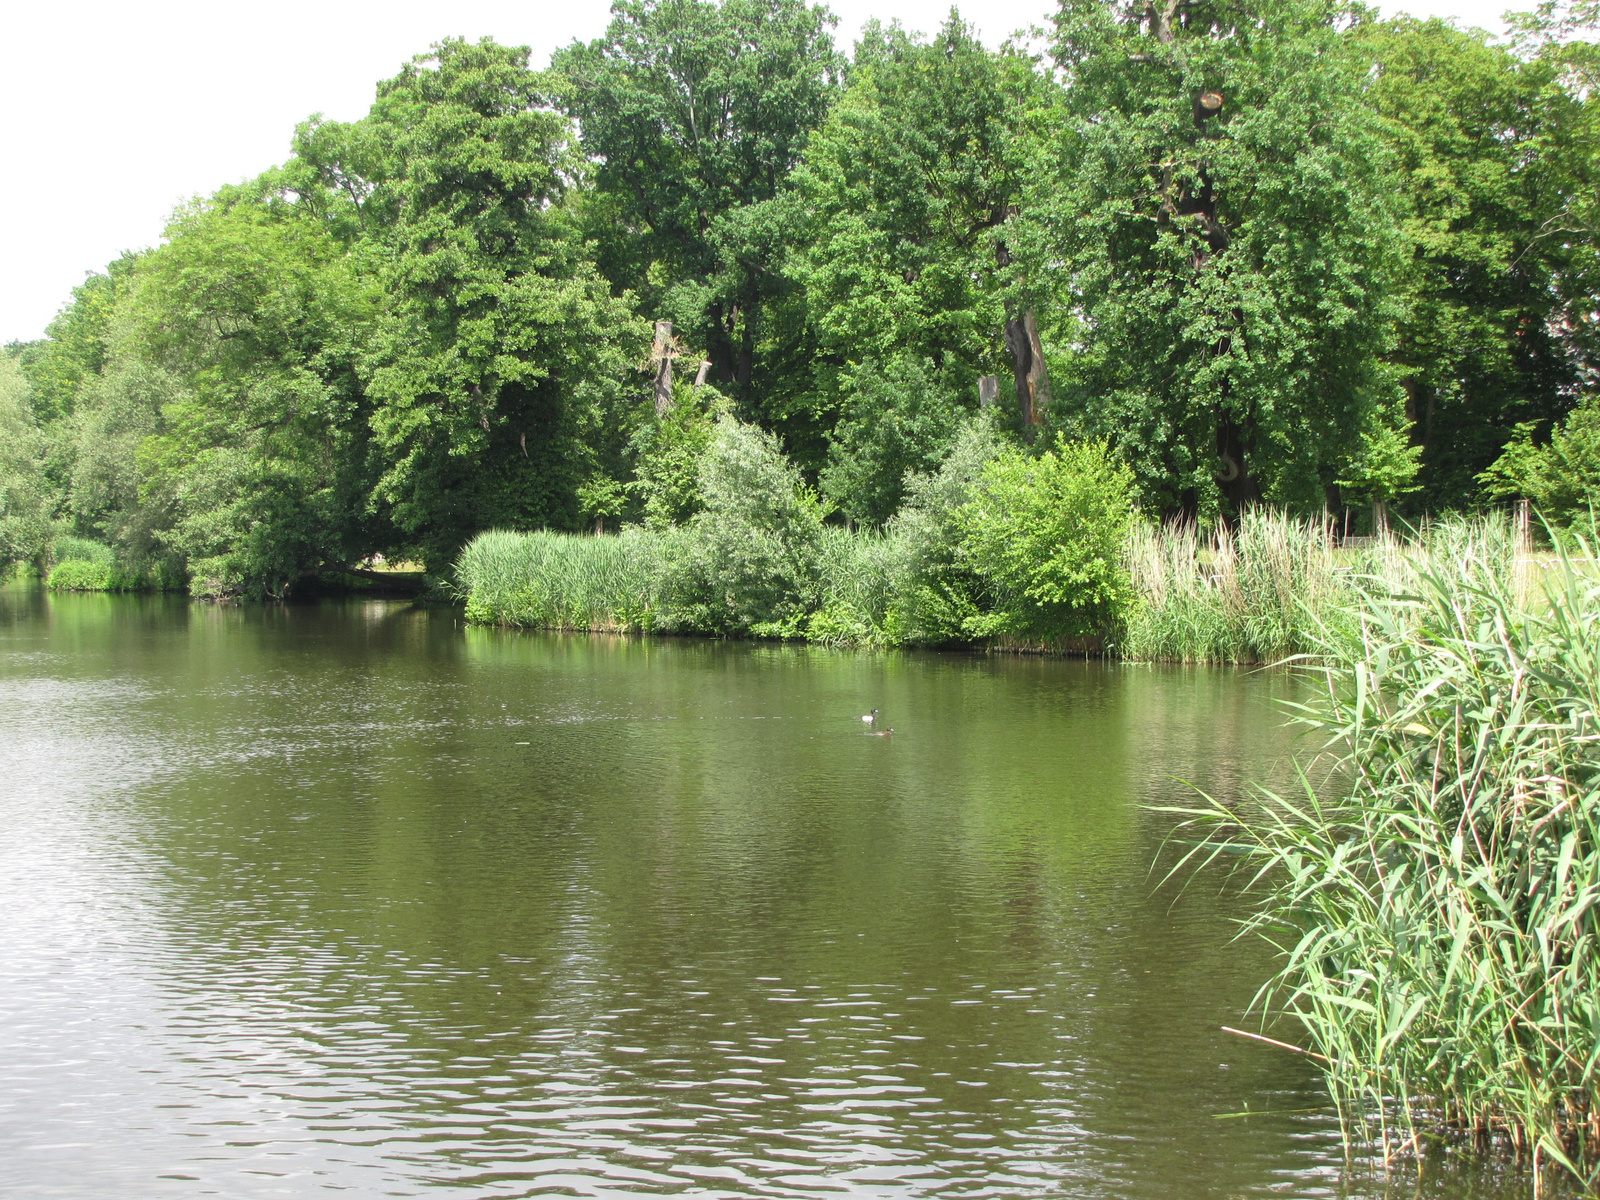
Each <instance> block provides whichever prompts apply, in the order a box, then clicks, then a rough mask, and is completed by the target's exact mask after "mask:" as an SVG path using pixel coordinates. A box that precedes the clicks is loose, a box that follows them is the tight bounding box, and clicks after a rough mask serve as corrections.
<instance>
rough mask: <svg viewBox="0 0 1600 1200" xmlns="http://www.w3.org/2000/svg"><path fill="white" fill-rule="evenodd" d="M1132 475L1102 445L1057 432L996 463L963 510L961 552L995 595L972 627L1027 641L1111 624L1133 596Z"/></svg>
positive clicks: (1087, 632) (1103, 629)
mask: <svg viewBox="0 0 1600 1200" xmlns="http://www.w3.org/2000/svg"><path fill="white" fill-rule="evenodd" d="M1134 514H1135V508H1134V493H1133V475H1132V473H1131V472H1130V471H1128V469H1127V468H1125V467H1123V466H1120V465H1119V464H1117V463H1116V462H1115V461H1114V460H1113V459H1112V458H1111V457H1110V454H1109V450H1108V447H1107V446H1106V444H1105V443H1104V442H1068V441H1066V440H1065V439H1064V438H1059V437H1058V438H1057V441H1056V444H1055V446H1054V447H1053V448H1052V449H1049V450H1046V451H1045V452H1044V453H1042V454H1040V455H1037V456H1030V455H1027V454H1025V453H1023V452H1022V451H1020V450H1009V451H1007V452H1005V453H1002V454H1001V455H999V456H998V457H996V458H994V459H993V460H991V461H990V462H989V463H988V464H987V465H986V466H985V467H984V469H983V473H982V475H981V476H979V478H978V480H977V481H976V483H975V484H974V486H973V488H972V494H971V499H969V500H968V501H967V502H966V503H965V504H964V505H962V506H961V508H960V509H958V510H957V512H956V514H955V517H956V528H957V530H958V531H959V536H960V543H959V551H958V553H959V557H960V558H961V560H962V561H964V562H965V563H967V564H968V565H970V566H971V568H972V570H973V571H974V572H975V573H976V574H977V576H978V577H979V578H980V579H982V580H983V581H984V583H985V584H986V585H987V586H988V588H989V589H990V591H991V593H992V595H993V601H994V606H993V608H992V610H991V611H990V612H989V613H987V614H985V616H984V617H983V618H982V619H981V621H979V622H978V624H977V628H975V629H974V630H973V632H976V633H982V634H990V635H992V634H1005V635H1009V636H1011V637H1016V638H1023V639H1043V640H1050V639H1057V638H1081V637H1089V636H1094V635H1102V634H1107V633H1110V632H1111V631H1113V630H1114V629H1115V628H1116V626H1117V624H1118V622H1119V621H1120V620H1121V618H1122V614H1123V611H1124V610H1125V608H1126V607H1127V605H1128V603H1129V601H1130V600H1131V599H1132V591H1131V588H1130V585H1129V581H1128V573H1127V569H1126V567H1125V566H1124V564H1123V544H1124V542H1125V540H1126V539H1127V536H1128V531H1129V529H1130V528H1131V527H1132V525H1133V520H1134Z"/></svg>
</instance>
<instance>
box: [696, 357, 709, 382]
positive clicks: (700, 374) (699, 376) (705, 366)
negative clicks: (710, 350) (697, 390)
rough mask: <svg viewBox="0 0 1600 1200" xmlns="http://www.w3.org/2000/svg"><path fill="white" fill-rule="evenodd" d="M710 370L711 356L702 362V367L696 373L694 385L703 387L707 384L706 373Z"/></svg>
mask: <svg viewBox="0 0 1600 1200" xmlns="http://www.w3.org/2000/svg"><path fill="white" fill-rule="evenodd" d="M710 370H711V360H710V359H709V358H707V359H702V360H701V362H700V369H699V370H698V371H696V372H695V373H694V385H695V387H703V386H705V382H706V373H707V372H708V371H710Z"/></svg>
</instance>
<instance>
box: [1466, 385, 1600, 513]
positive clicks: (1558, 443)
mask: <svg viewBox="0 0 1600 1200" xmlns="http://www.w3.org/2000/svg"><path fill="white" fill-rule="evenodd" d="M1533 433H1534V427H1533V426H1532V425H1531V424H1528V425H1522V426H1519V427H1518V429H1517V436H1516V437H1515V438H1514V439H1513V440H1512V442H1511V444H1510V445H1508V446H1507V447H1506V449H1505V453H1504V454H1502V455H1501V456H1500V457H1499V458H1498V459H1496V460H1495V462H1494V463H1493V464H1491V465H1490V467H1489V469H1488V470H1487V471H1485V472H1484V473H1483V474H1482V475H1481V476H1480V479H1481V481H1482V483H1483V485H1484V490H1486V491H1487V492H1488V493H1489V494H1490V495H1491V496H1501V497H1526V498H1527V499H1529V500H1532V501H1533V503H1534V506H1535V507H1536V508H1537V509H1538V510H1539V512H1540V513H1541V514H1542V515H1543V516H1544V518H1545V519H1546V520H1548V521H1553V522H1556V523H1558V524H1561V525H1569V524H1573V523H1586V522H1588V521H1591V520H1592V519H1593V517H1594V514H1595V513H1597V512H1600V403H1596V401H1595V400H1594V399H1593V398H1592V397H1591V398H1589V399H1587V400H1586V401H1585V402H1584V403H1583V404H1581V405H1579V406H1578V407H1577V408H1575V409H1574V410H1573V411H1572V413H1571V415H1570V416H1568V417H1567V419H1566V420H1565V421H1563V422H1562V423H1561V425H1560V426H1559V427H1557V428H1556V430H1555V431H1554V432H1553V433H1552V434H1551V435H1550V440H1549V441H1548V442H1547V443H1546V444H1544V445H1542V446H1540V445H1537V444H1535V442H1534V440H1533Z"/></svg>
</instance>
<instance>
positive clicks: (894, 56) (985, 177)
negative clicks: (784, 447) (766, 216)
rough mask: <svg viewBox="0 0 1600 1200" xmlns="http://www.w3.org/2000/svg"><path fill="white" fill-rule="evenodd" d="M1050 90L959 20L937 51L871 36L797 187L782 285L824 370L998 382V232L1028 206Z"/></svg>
mask: <svg viewBox="0 0 1600 1200" xmlns="http://www.w3.org/2000/svg"><path fill="white" fill-rule="evenodd" d="M1055 90H1056V89H1054V88H1052V87H1051V86H1050V85H1049V84H1048V82H1047V81H1046V80H1044V79H1043V78H1042V77H1041V76H1040V75H1039V74H1038V72H1037V71H1036V69H1035V66H1034V64H1033V62H1032V61H1030V60H1029V59H1027V58H1026V57H1024V56H1023V55H1021V54H1018V53H1014V52H1011V51H1004V52H1000V53H994V52H991V51H989V50H987V49H985V48H984V46H983V45H982V43H980V42H979V41H978V39H977V37H976V35H975V34H974V33H973V31H972V30H971V29H970V28H968V27H967V26H966V25H965V24H964V23H962V21H961V20H960V19H959V17H958V16H956V14H955V13H953V12H952V14H951V16H950V18H949V20H948V21H947V22H946V23H945V25H944V27H943V28H942V29H941V30H940V31H939V33H938V35H937V36H936V37H935V38H934V39H933V40H931V41H919V40H916V39H914V38H912V37H911V36H909V35H907V34H906V33H905V32H903V31H902V30H900V29H898V28H892V29H888V30H885V29H883V28H881V27H879V26H876V25H873V26H869V27H868V29H867V31H866V34H865V35H864V36H863V38H862V41H861V43H860V46H859V47H858V49H857V55H856V64H855V69H854V73H853V77H852V80H851V83H850V87H849V90H848V91H846V93H845V95H844V97H843V98H842V99H841V100H840V102H839V104H838V105H837V106H836V107H835V108H834V110H833V111H832V112H831V113H830V114H829V115H828V119H827V120H826V121H825V122H824V123H823V125H822V128H820V129H819V130H818V131H817V133H816V134H815V136H813V137H812V139H811V142H810V144H809V145H808V147H807V149H806V153H805V157H804V159H803V160H802V162H801V163H800V165H799V167H798V168H797V169H796V171H795V176H794V188H795V192H796V196H797V198H798V200H799V201H800V203H801V204H802V205H803V207H804V209H805V211H806V213H807V221H806V238H805V242H804V244H803V246H801V247H800V248H799V249H797V251H796V252H795V254H794V255H793V256H792V257H791V259H790V262H789V267H788V270H789V273H790V274H791V275H792V276H793V277H794V278H795V279H796V280H798V281H799V282H800V283H801V284H802V285H803V286H804V288H805V297H806V310H807V314H808V316H809V319H810V321H811V323H812V324H813V326H814V328H815V330H816V336H817V343H818V347H819V349H820V350H821V351H822V353H823V354H824V355H825V356H827V357H828V358H829V359H831V361H832V362H833V363H835V364H841V363H844V362H850V361H854V362H866V361H869V360H872V361H879V362H887V361H888V360H890V359H892V358H894V357H896V356H899V355H906V356H909V358H910V359H911V360H915V359H918V358H923V359H927V360H929V361H931V362H932V363H933V364H934V366H935V367H936V368H937V369H938V370H940V371H941V372H942V373H943V374H944V376H945V377H946V378H947V379H948V380H949V381H950V382H951V383H952V385H954V386H957V387H959V388H961V389H963V390H966V391H969V392H970V391H971V390H972V389H973V388H974V387H975V385H976V381H977V378H978V376H980V375H984V374H988V373H991V372H998V371H1000V370H1001V369H1002V364H1003V363H1004V362H1005V356H1006V350H1005V345H1004V339H1003V336H1002V330H1003V328H1004V326H1005V323H1006V318H1007V316H1008V315H1009V314H1008V311H1007V307H1006V295H1005V289H1006V285H1007V283H1008V281H1009V272H1008V271H1007V270H1006V268H1007V266H1008V265H1009V255H1008V252H1007V250H1006V248H1005V244H1004V242H1003V241H1001V240H1000V233H1001V227H1002V226H1003V225H1004V223H1005V222H1006V220H1007V219H1008V217H1009V216H1010V215H1011V213H1012V211H1013V210H1014V207H1015V205H1016V204H1017V202H1018V201H1019V199H1020V198H1021V188H1022V180H1023V175H1024V169H1025V166H1026V161H1025V158H1026V155H1027V153H1028V146H1027V144H1026V141H1025V139H1023V138H1022V137H1021V134H1022V132H1023V128H1024V125H1025V122H1026V121H1027V119H1028V117H1029V115H1030V112H1032V111H1033V110H1035V109H1045V108H1048V107H1049V105H1050V104H1051V102H1052V100H1053V97H1054V93H1055ZM819 382H820V385H821V386H822V387H823V388H824V389H826V388H827V387H828V384H829V381H828V380H827V379H826V377H824V378H823V379H822V380H820V381H819Z"/></svg>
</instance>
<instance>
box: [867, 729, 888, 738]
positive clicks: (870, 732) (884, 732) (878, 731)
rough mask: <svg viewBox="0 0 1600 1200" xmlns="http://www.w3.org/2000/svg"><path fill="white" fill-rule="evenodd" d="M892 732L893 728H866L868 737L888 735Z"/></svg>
mask: <svg viewBox="0 0 1600 1200" xmlns="http://www.w3.org/2000/svg"><path fill="white" fill-rule="evenodd" d="M893 732H894V730H893V728H890V729H869V730H867V736H868V737H888V736H889V735H890V734H891V733H893Z"/></svg>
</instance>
